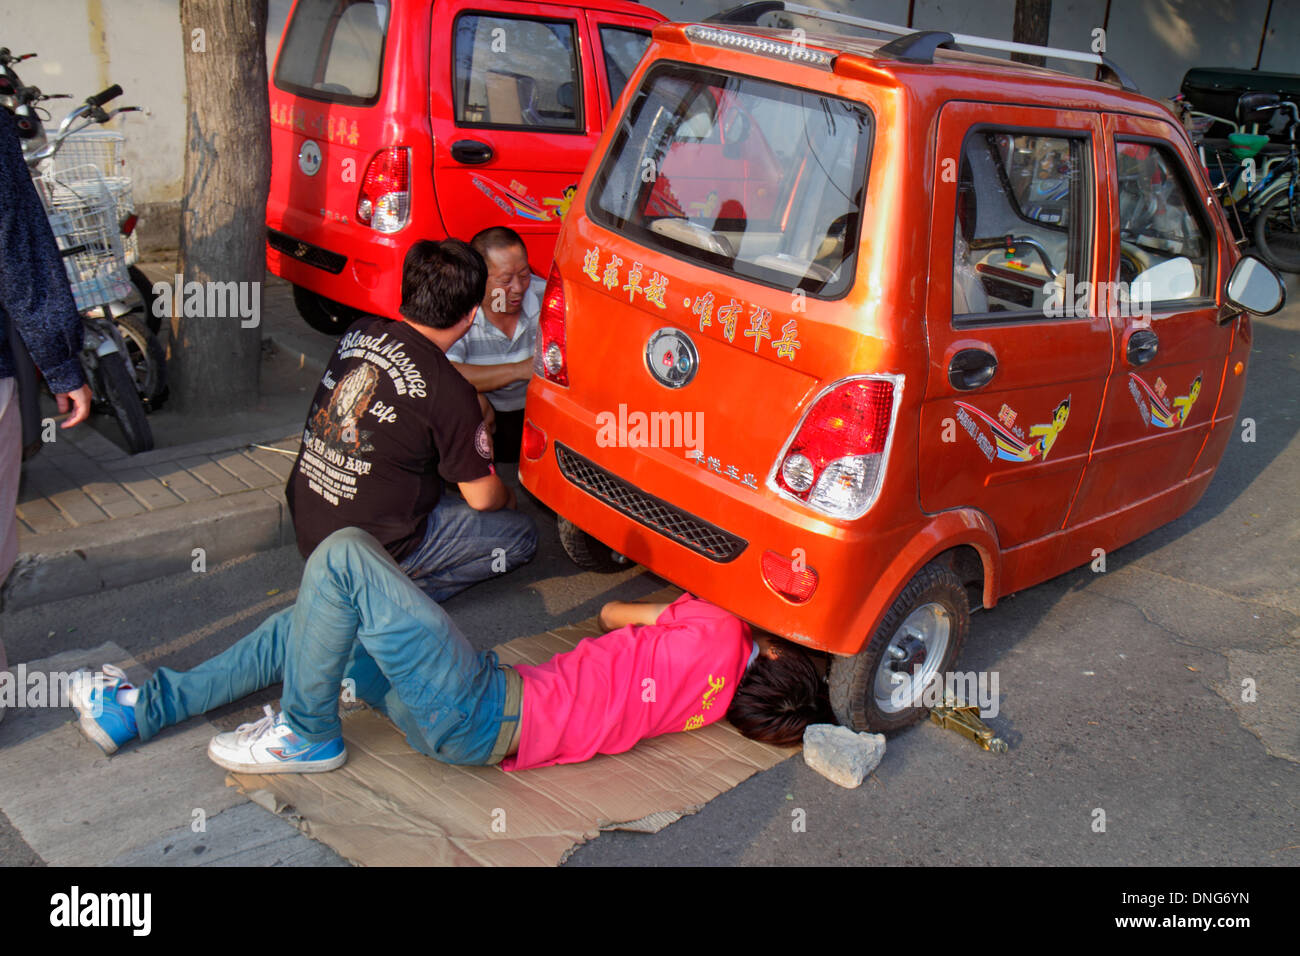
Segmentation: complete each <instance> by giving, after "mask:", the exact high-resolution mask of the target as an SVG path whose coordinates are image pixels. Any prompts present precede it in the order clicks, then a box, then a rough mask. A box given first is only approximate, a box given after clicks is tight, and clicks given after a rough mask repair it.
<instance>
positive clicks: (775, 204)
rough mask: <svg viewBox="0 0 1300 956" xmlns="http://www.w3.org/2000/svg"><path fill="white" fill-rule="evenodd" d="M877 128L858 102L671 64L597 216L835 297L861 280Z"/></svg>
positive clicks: (610, 172)
mask: <svg viewBox="0 0 1300 956" xmlns="http://www.w3.org/2000/svg"><path fill="white" fill-rule="evenodd" d="M872 129H873V122H872V116H871V112H870V111H869V110H868V109H867V108H866V107H865V106H864V105H862V104H860V103H854V102H851V101H848V100H843V99H839V98H837V97H833V96H827V95H825V94H822V93H817V92H814V91H812V90H806V89H800V88H798V87H792V86H784V85H781V84H778V83H772V82H769V81H767V80H759V79H755V78H753V77H747V76H736V75H733V74H728V73H722V72H718V71H714V70H706V69H701V68H698V67H691V66H687V65H684V64H677V63H665V64H661V65H658V66H655V67H654V68H652V69H651V71H650V72H649V73H647V74H646V77H645V80H644V81H643V82H642V84H641V88H640V89H639V90H638V91H637V93H636V95H635V96H634V97H633V99H632V102H631V103H630V104H629V107H628V110H627V113H626V115H625V116H624V117H623V118H622V121H621V123H620V127H619V132H618V135H617V136H616V137H615V138H614V142H613V144H612V146H611V148H610V150H609V152H608V154H607V155H606V156H605V158H604V161H603V162H602V163H601V166H600V169H599V171H598V173H597V175H596V179H595V182H594V184H593V187H592V190H591V198H590V199H589V200H588V204H587V206H588V208H587V213H588V215H589V216H590V217H591V218H592V219H593V220H595V221H596V222H598V223H600V224H602V225H604V226H606V227H608V228H610V229H613V230H616V231H618V232H621V233H623V234H624V235H627V236H630V237H632V238H634V239H636V240H637V241H638V242H640V243H641V244H643V245H646V246H650V247H652V248H655V249H659V250H662V251H664V252H666V253H668V254H670V255H673V256H675V257H677V258H683V259H689V260H691V261H693V262H697V263H700V264H701V265H705V266H707V267H709V268H712V269H714V270H716V271H718V272H722V273H725V274H729V275H730V274H735V275H740V276H743V277H745V278H747V279H752V280H754V281H756V282H760V283H763V284H765V285H770V286H775V287H777V288H781V289H795V288H799V289H803V290H804V291H805V292H807V293H808V294H809V295H813V296H816V297H818V298H838V297H840V296H842V295H844V294H845V293H846V292H847V291H848V290H849V287H850V286H851V285H852V284H853V271H854V262H855V261H856V252H857V237H858V233H859V231H860V228H861V222H862V202H863V196H864V195H865V189H866V169H867V160H868V157H869V155H870V152H871V135H872Z"/></svg>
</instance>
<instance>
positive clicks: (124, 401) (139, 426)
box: [99, 352, 153, 455]
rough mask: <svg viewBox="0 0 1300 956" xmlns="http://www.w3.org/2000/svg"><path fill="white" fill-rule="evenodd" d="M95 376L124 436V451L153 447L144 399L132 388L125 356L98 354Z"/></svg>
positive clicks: (136, 450)
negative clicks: (97, 377)
mask: <svg viewBox="0 0 1300 956" xmlns="http://www.w3.org/2000/svg"><path fill="white" fill-rule="evenodd" d="M99 380H100V384H101V385H102V386H103V391H104V398H105V400H106V401H107V402H108V405H109V407H110V408H111V409H112V410H113V417H114V418H116V419H117V424H118V427H120V428H121V429H122V435H123V437H124V438H126V449H127V451H129V452H130V453H131V454H133V455H136V454H139V453H140V452H142V451H149V450H150V449H151V448H153V429H151V428H150V427H149V420H148V419H147V418H145V414H144V403H143V402H142V401H141V400H140V393H139V392H138V391H136V387H135V382H134V381H133V380H132V378H131V373H130V372H128V371H127V370H126V360H125V359H123V358H122V356H121V355H120V354H119V353H117V352H113V353H110V354H108V355H101V356H100V357H99Z"/></svg>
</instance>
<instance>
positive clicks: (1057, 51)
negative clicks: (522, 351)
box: [705, 0, 1139, 93]
mask: <svg viewBox="0 0 1300 956" xmlns="http://www.w3.org/2000/svg"><path fill="white" fill-rule="evenodd" d="M766 13H793V14H797V15H799V16H804V17H808V18H809V19H812V20H822V21H825V22H827V23H840V24H844V25H846V26H853V27H861V28H863V29H866V30H875V31H876V32H878V33H888V34H891V35H895V36H898V37H901V38H903V39H904V40H906V41H907V42H902V43H900V41H897V40H895V41H892V42H890V43H887V44H885V45H884V46H883V47H881V48H880V49H879V50H877V51H876V55H877V56H884V57H886V58H891V59H893V58H897V59H900V60H905V61H907V62H913V63H915V62H920V63H932V62H934V51H935V49H937V48H938V47H946V48H948V49H961V48H962V47H976V48H978V49H982V50H1000V51H1002V52H1005V53H1027V54H1030V55H1033V56H1042V57H1055V58H1057V59H1061V60H1075V61H1077V62H1079V63H1092V64H1095V65H1096V66H1097V67H1098V70H1099V72H1100V73H1101V74H1102V76H1101V78H1102V79H1103V80H1105V81H1106V82H1110V83H1114V84H1116V85H1118V86H1119V87H1121V88H1122V89H1125V90H1127V91H1129V92H1130V93H1137V92H1139V90H1138V88H1137V84H1136V83H1134V82H1133V80H1132V78H1131V77H1130V76H1129V75H1128V74H1127V73H1125V72H1124V71H1123V70H1121V69H1120V68H1119V66H1118V65H1117V64H1116V63H1115V62H1114V61H1113V60H1111V59H1109V58H1108V57H1105V56H1102V55H1101V54H1100V53H1082V52H1080V51H1078V50H1063V49H1061V48H1059V47H1051V46H1038V45H1036V44H1033V43H1015V42H1012V41H1010V40H995V39H993V38H991V37H979V36H969V35H967V34H964V33H942V31H938V30H912V29H911V28H909V27H901V26H899V25H897V24H895V23H885V22H884V21H882V20H868V19H866V18H864V17H853V16H849V15H848V14H847V13H835V12H833V11H830V10H818V9H816V8H814V7H807V6H804V5H803V4H801V3H787V2H786V0H758V2H755V3H745V4H742V5H741V6H738V7H732V8H731V9H730V10H724V11H722V12H721V13H718V14H715V15H713V16H711V17H709V18H708V20H707V21H705V22H708V23H731V24H757V23H758V19H759V17H761V16H763V15H764V14H766ZM935 34H941V35H942V36H943V37H944V38H945V39H944V41H943V42H934V41H933V37H934V35H935ZM954 43H956V44H960V46H957V47H954V46H953V45H952V44H954ZM927 50H928V54H927V52H926V51H927ZM886 51H888V52H886Z"/></svg>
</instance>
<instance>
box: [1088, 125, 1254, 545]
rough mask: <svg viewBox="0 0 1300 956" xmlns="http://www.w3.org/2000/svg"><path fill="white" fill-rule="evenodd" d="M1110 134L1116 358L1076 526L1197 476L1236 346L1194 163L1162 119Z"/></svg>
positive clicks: (1153, 521)
mask: <svg viewBox="0 0 1300 956" xmlns="http://www.w3.org/2000/svg"><path fill="white" fill-rule="evenodd" d="M1105 125H1106V137H1107V147H1106V160H1107V162H1108V163H1109V164H1110V165H1111V168H1112V172H1111V176H1110V180H1111V182H1112V184H1113V185H1112V188H1111V189H1110V190H1109V191H1108V196H1107V203H1108V204H1109V206H1110V209H1111V215H1112V221H1113V222H1114V223H1115V228H1113V229H1112V230H1111V234H1110V237H1109V253H1108V257H1107V258H1108V259H1109V261H1110V266H1109V277H1110V278H1111V279H1112V280H1113V281H1114V282H1116V283H1117V287H1115V289H1114V294H1108V295H1107V296H1106V300H1107V312H1108V313H1109V320H1110V322H1111V325H1112V327H1113V329H1114V337H1115V354H1114V358H1113V367H1112V372H1111V375H1110V381H1109V383H1108V385H1107V389H1106V403H1105V407H1104V409H1103V411H1102V416H1101V422H1100V424H1099V427H1098V433H1097V442H1096V445H1095V447H1094V450H1093V455H1092V460H1091V462H1090V463H1089V466H1088V473H1087V475H1086V476H1085V477H1084V481H1083V483H1082V485H1081V486H1080V489H1079V495H1078V498H1077V499H1076V500H1075V502H1074V505H1073V507H1072V508H1071V511H1070V518H1069V525H1070V526H1071V527H1074V528H1078V527H1081V526H1085V525H1087V524H1088V523H1089V522H1091V521H1096V520H1099V519H1102V518H1105V517H1106V516H1107V515H1111V514H1113V513H1115V512H1117V511H1121V510H1123V509H1125V508H1131V507H1135V506H1136V507H1139V508H1141V507H1144V506H1143V505H1142V504H1141V503H1142V502H1143V501H1144V500H1146V499H1151V498H1153V497H1154V496H1156V495H1159V494H1160V493H1161V492H1164V491H1167V490H1169V489H1170V488H1172V487H1173V486H1174V485H1176V484H1177V483H1178V482H1180V481H1182V480H1183V479H1184V478H1186V477H1187V476H1188V473H1189V472H1190V471H1191V468H1192V465H1193V463H1194V462H1195V460H1196V456H1197V454H1198V453H1199V451H1200V449H1201V447H1202V446H1203V445H1204V443H1205V439H1206V437H1207V435H1208V434H1209V430H1210V427H1211V424H1212V421H1213V413H1214V408H1215V405H1216V403H1217V399H1218V395H1219V390H1220V386H1221V382H1222V379H1223V370H1224V362H1225V360H1226V356H1227V352H1228V347H1229V344H1230V341H1231V337H1232V325H1231V324H1229V325H1226V326H1221V325H1219V323H1218V309H1217V307H1216V305H1215V287H1216V286H1215V283H1216V271H1217V268H1218V260H1219V259H1220V257H1221V256H1220V253H1219V250H1218V249H1217V248H1216V245H1217V242H1218V237H1217V234H1216V231H1215V229H1214V228H1213V225H1212V221H1211V219H1210V216H1209V214H1208V211H1207V209H1206V204H1205V202H1204V201H1203V200H1202V199H1201V195H1202V194H1201V191H1200V190H1199V189H1197V188H1196V186H1195V183H1196V179H1195V178H1194V177H1193V174H1192V172H1191V170H1193V169H1195V163H1196V157H1195V155H1194V154H1193V153H1192V152H1191V151H1190V150H1189V149H1188V148H1187V147H1186V146H1185V145H1184V144H1183V143H1182V142H1181V137H1178V136H1176V135H1175V131H1174V129H1173V127H1172V126H1171V125H1170V124H1168V123H1164V122H1162V121H1160V120H1155V119H1148V118H1143V117H1137V116H1129V115H1125V114H1111V115H1108V116H1107V117H1106V119H1105ZM1145 507H1149V508H1150V509H1154V510H1156V511H1158V510H1159V509H1160V507H1161V506H1160V505H1159V504H1158V503H1155V502H1152V503H1151V504H1150V505H1149V506H1145ZM1170 517H1172V514H1164V515H1161V514H1155V513H1151V514H1148V515H1146V518H1145V519H1143V521H1142V523H1143V524H1144V529H1143V530H1140V531H1139V530H1136V529H1134V530H1135V532H1136V533H1135V534H1126V535H1125V538H1126V539H1127V538H1131V537H1135V536H1136V534H1142V533H1145V530H1149V528H1151V527H1156V526H1157V525H1159V524H1163V523H1164V522H1165V521H1167V520H1169V518H1170ZM1096 546H1098V547H1109V546H1110V544H1109V543H1108V542H1106V541H1100V540H1099V541H1098V542H1096Z"/></svg>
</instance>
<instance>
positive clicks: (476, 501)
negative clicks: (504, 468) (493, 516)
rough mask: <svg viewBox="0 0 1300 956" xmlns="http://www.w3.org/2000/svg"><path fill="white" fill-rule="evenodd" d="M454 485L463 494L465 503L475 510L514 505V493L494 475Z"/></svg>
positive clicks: (498, 509) (488, 509)
mask: <svg viewBox="0 0 1300 956" xmlns="http://www.w3.org/2000/svg"><path fill="white" fill-rule="evenodd" d="M456 487H457V488H459V489H460V493H461V494H462V495H464V496H465V503H466V504H467V505H469V506H470V507H471V508H473V509H474V510H475V511H500V510H501V509H502V508H513V507H514V506H515V493H514V492H513V491H511V490H510V488H509V487H508V486H507V485H506V483H505V482H504V481H502V480H501V479H500V478H499V477H497V476H496V475H484V476H483V477H482V478H477V479H475V480H474V481H462V482H459V483H458V484H457V485H456Z"/></svg>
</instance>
